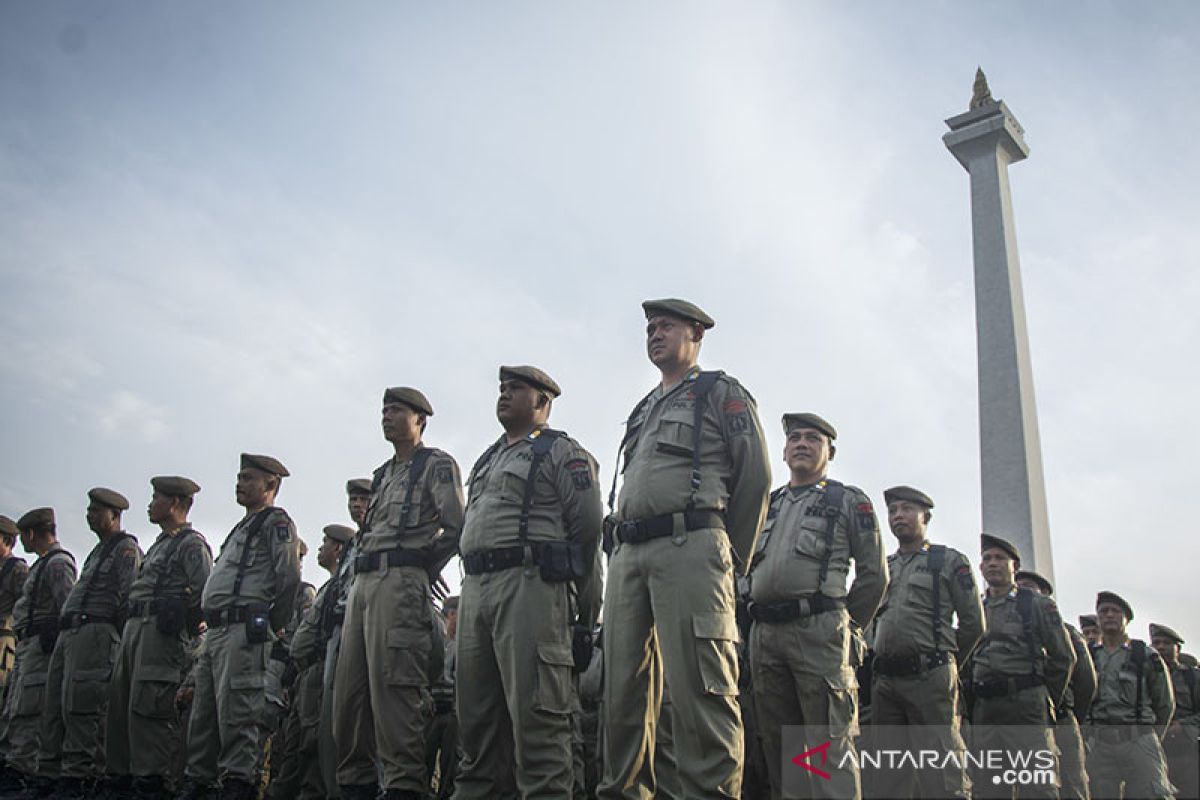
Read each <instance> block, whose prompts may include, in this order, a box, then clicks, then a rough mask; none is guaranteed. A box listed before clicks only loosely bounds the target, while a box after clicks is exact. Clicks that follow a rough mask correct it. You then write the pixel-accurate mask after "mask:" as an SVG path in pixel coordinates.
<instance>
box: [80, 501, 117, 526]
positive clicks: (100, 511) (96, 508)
mask: <svg viewBox="0 0 1200 800" xmlns="http://www.w3.org/2000/svg"><path fill="white" fill-rule="evenodd" d="M87 524H88V527H89V528H91V529H92V533H109V532H110V531H113V530H116V529H117V528H119V527H120V526H121V515H120V513H119V512H118V511H117V510H116V509H112V508H109V507H108V506H106V505H104V504H103V503H97V502H96V501H95V500H93V501H91V502H90V503H88V507H87Z"/></svg>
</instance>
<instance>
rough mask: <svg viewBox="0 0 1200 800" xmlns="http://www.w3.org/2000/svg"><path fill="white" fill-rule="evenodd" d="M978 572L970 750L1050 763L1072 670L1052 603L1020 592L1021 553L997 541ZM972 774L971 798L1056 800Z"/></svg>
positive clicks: (1046, 788) (1039, 789)
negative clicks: (981, 621) (980, 618)
mask: <svg viewBox="0 0 1200 800" xmlns="http://www.w3.org/2000/svg"><path fill="white" fill-rule="evenodd" d="M980 541H981V550H982V553H983V556H982V563H981V564H980V571H981V572H982V573H983V579H984V581H985V582H986V583H987V593H986V595H985V597H984V601H983V608H984V613H985V614H986V633H984V636H983V641H982V642H981V643H980V645H979V647H978V648H977V649H976V651H975V654H974V655H973V656H972V658H971V681H972V683H971V695H972V698H973V711H972V714H971V735H972V741H971V747H972V750H974V751H989V750H1003V751H1006V753H1007V754H1008V755H1006V756H1005V757H1004V763H1005V764H1009V763H1014V762H1013V761H1011V759H1017V758H1032V759H1036V760H1035V761H1034V762H1032V763H1035V764H1043V763H1046V764H1049V763H1051V762H1053V763H1054V767H1045V768H1047V769H1050V768H1055V769H1056V768H1057V758H1056V757H1055V748H1054V735H1053V725H1054V709H1055V708H1057V707H1058V706H1059V704H1060V703H1061V702H1062V698H1063V693H1064V692H1065V691H1066V689H1067V681H1068V680H1069V679H1070V677H1071V669H1072V667H1073V666H1074V664H1075V651H1074V650H1073V649H1072V648H1071V641H1070V639H1068V638H1067V630H1066V628H1064V627H1063V624H1062V616H1061V615H1060V614H1059V611H1058V606H1056V605H1055V604H1054V601H1053V600H1051V599H1050V598H1049V597H1044V596H1042V595H1040V594H1038V593H1037V592H1034V591H1031V590H1029V589H1023V588H1021V587H1019V586H1017V583H1016V572H1017V570H1018V569H1020V565H1021V554H1020V552H1019V551H1018V550H1017V547H1016V545H1014V544H1013V543H1012V542H1009V541H1007V540H1005V539H1002V538H1000V537H999V536H994V535H990V534H986V533H985V534H983V535H982V536H981V537H980ZM988 764H989V762H988V761H986V760H985V761H983V762H982V764H981V766H982V768H981V769H978V770H977V771H976V779H975V781H974V785H975V796H976V797H1012V796H1013V792H1014V791H1017V792H1019V794H1020V796H1021V797H1056V796H1057V795H1058V791H1057V788H1056V787H1055V786H1054V785H1047V784H1045V783H1043V784H1040V785H1039V784H1035V785H1028V786H1021V787H1019V789H1018V788H1016V787H1014V786H1013V785H1011V784H1010V783H1006V782H1005V781H1004V780H1003V777H1004V776H1003V774H1002V772H998V771H996V770H988V769H987V766H988Z"/></svg>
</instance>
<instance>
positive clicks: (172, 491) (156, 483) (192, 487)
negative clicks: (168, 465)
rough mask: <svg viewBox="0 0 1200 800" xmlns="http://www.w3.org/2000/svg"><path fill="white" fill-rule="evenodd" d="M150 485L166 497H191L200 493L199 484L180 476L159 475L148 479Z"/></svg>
mask: <svg viewBox="0 0 1200 800" xmlns="http://www.w3.org/2000/svg"><path fill="white" fill-rule="evenodd" d="M150 485H151V486H152V487H154V491H156V492H158V493H159V494H165V495H167V496H168V497H191V496H192V495H194V494H195V493H196V492H198V491H200V484H198V483H196V482H195V481H194V480H192V479H191V478H185V477H183V476H182V475H159V476H157V477H154V478H151V479H150Z"/></svg>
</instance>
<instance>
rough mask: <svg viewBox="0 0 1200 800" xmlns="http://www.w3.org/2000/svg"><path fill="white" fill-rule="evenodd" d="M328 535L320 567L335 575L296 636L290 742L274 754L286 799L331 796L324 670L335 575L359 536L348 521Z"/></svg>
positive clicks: (277, 792)
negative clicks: (323, 741)
mask: <svg viewBox="0 0 1200 800" xmlns="http://www.w3.org/2000/svg"><path fill="white" fill-rule="evenodd" d="M322 534H323V538H322V539H321V546H320V547H318V548H317V565H318V566H320V567H321V569H324V570H326V571H327V572H329V575H330V579H329V580H327V581H326V582H325V583H324V584H323V585H322V586H321V588H320V589H319V590H317V594H316V597H315V598H314V600H313V602H312V603H310V604H309V605H308V606H307V608H306V610H305V612H304V616H303V618H302V619H301V620H300V624H299V625H298V626H297V627H296V631H295V634H294V635H293V636H292V638H291V645H290V655H291V663H292V665H293V668H294V670H295V672H296V677H295V680H294V681H293V682H292V689H291V692H290V696H291V702H290V703H289V708H288V716H287V719H286V721H285V722H284V728H283V730H285V731H287V735H286V736H285V737H284V738H283V739H281V740H280V741H282V742H286V747H281V748H280V749H279V750H278V751H273V752H272V760H273V761H274V760H275V759H276V758H277V759H278V769H277V772H276V776H275V778H274V779H273V780H272V781H271V788H270V791H269V792H268V795H269V796H270V797H272V798H279V799H280V800H283V799H284V798H293V797H296V796H299V797H301V798H305V799H306V800H307V799H314V798H323V797H325V787H326V784H327V781H326V778H325V776H323V775H322V774H321V760H320V758H319V745H318V742H319V738H320V722H321V691H322V689H321V687H322V675H321V673H322V671H323V670H324V666H325V646H326V645H327V644H328V637H329V635H330V633H331V632H332V630H333V606H334V603H335V602H336V600H337V594H338V585H337V579H336V577H334V575H335V573H336V571H337V567H338V562H339V561H340V560H341V556H342V552H343V550H344V549H345V548H346V546H347V545H349V544H350V542H351V541H352V540H353V539H354V529H353V528H350V527H347V526H346V525H326V526H325V528H324V529H323V530H322ZM301 585H302V586H303V584H301Z"/></svg>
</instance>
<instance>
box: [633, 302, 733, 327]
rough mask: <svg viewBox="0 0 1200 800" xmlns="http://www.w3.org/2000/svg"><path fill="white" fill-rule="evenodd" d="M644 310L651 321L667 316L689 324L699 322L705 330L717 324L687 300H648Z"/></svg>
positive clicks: (644, 304)
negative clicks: (662, 315)
mask: <svg viewBox="0 0 1200 800" xmlns="http://www.w3.org/2000/svg"><path fill="white" fill-rule="evenodd" d="M642 310H643V311H645V312H646V319H650V318H651V317H653V316H654V315H655V314H666V315H667V316H670V317H679V318H680V319H686V320H687V321H689V322H699V323H700V324H701V325H702V326H703V327H704V329H705V330H708V329H709V328H711V327H712V326H714V325H716V324H717V323H716V322H714V321H713V318H712V317H710V316H709V315H708V314H705V313H704V311H702V310H701V308H700V307H699V306H698V305H696V304H695V303H689V302H688V301H687V300H678V299H676V298H674V297H668V298H665V299H663V300H647V301H645V302H644V303H642Z"/></svg>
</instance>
